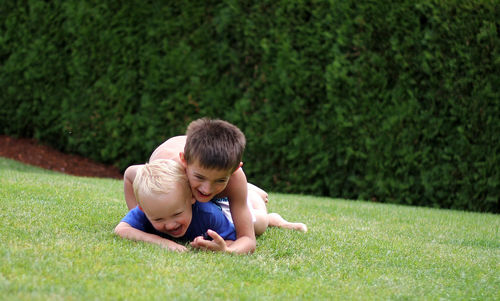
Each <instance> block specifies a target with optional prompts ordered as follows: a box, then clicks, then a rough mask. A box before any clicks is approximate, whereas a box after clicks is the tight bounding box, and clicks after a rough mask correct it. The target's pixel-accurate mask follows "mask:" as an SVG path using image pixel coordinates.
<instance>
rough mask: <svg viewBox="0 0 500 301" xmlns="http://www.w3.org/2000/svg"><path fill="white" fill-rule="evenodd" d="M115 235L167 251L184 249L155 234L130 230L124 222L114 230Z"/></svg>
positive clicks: (184, 248)
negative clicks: (153, 245) (166, 249)
mask: <svg viewBox="0 0 500 301" xmlns="http://www.w3.org/2000/svg"><path fill="white" fill-rule="evenodd" d="M115 233H116V235H118V236H120V237H122V238H126V239H130V240H135V241H143V242H147V243H151V244H155V245H159V246H161V247H163V248H168V249H169V250H172V251H185V250H186V247H184V246H183V245H180V244H178V243H176V242H174V241H171V240H169V239H166V238H163V237H160V236H158V235H155V234H150V233H146V232H143V231H141V230H137V229H135V228H132V227H131V226H130V225H128V224H127V223H125V222H121V223H120V224H118V226H116V228H115Z"/></svg>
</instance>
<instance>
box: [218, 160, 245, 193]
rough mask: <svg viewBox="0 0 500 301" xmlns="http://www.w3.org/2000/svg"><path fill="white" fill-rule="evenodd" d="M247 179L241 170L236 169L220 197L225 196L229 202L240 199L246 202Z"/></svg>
mask: <svg viewBox="0 0 500 301" xmlns="http://www.w3.org/2000/svg"><path fill="white" fill-rule="evenodd" d="M247 190H248V187H247V177H246V175H245V173H244V172H243V169H241V168H238V169H237V170H236V171H235V172H234V173H233V174H232V175H231V178H229V182H228V183H227V186H226V188H225V189H224V190H223V191H222V192H221V194H220V195H221V196H227V197H229V199H230V200H234V199H237V200H238V199H240V198H241V201H243V200H245V201H246V195H247Z"/></svg>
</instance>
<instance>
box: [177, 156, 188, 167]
mask: <svg viewBox="0 0 500 301" xmlns="http://www.w3.org/2000/svg"><path fill="white" fill-rule="evenodd" d="M179 159H181V164H182V166H184V168H187V161H186V158H184V152H180V153H179Z"/></svg>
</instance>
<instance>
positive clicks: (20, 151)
mask: <svg viewBox="0 0 500 301" xmlns="http://www.w3.org/2000/svg"><path fill="white" fill-rule="evenodd" d="M0 157H6V158H10V159H14V160H17V161H21V162H23V163H26V164H30V165H35V166H38V167H41V168H45V169H50V170H55V171H59V172H63V173H67V174H70V175H75V176H85V177H98V178H113V179H122V178H123V175H122V174H121V173H120V171H119V169H118V168H117V167H115V166H111V165H105V164H101V163H97V162H94V161H92V160H90V159H88V158H84V157H82V156H78V155H72V154H65V153H62V152H60V151H58V150H55V149H53V148H51V147H48V146H46V145H42V144H40V143H38V142H37V141H36V140H34V139H27V138H19V139H18V138H12V137H9V136H5V135H0Z"/></svg>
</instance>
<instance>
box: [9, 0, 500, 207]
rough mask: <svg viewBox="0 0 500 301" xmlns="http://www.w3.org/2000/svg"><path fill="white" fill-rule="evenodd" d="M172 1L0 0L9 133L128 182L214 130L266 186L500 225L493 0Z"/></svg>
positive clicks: (499, 105) (499, 42) (499, 29)
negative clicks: (234, 144)
mask: <svg viewBox="0 0 500 301" xmlns="http://www.w3.org/2000/svg"><path fill="white" fill-rule="evenodd" d="M170 2H171V3H170ZM170 2H168V1H91V0H85V1H51V2H50V3H46V2H45V1H13V0H10V1H3V2H2V4H0V20H2V21H1V24H0V102H1V103H0V105H1V107H0V117H1V119H0V130H1V132H2V133H4V134H9V135H17V136H26V137H35V138H37V139H39V140H40V141H43V142H45V143H48V144H50V145H52V146H55V147H57V148H59V149H61V150H63V151H66V152H74V153H79V154H82V155H85V156H88V157H90V158H93V159H96V160H98V161H101V162H106V163H113V164H115V165H117V166H118V167H120V168H121V169H122V170H123V169H124V168H126V166H128V165H129V164H135V163H140V162H144V161H146V160H147V158H148V157H149V154H150V153H151V151H152V150H153V149H154V147H155V146H156V145H158V144H160V143H161V142H162V141H164V140H165V139H167V138H168V137H170V136H174V135H178V134H181V133H183V132H184V131H185V128H186V125H187V124H188V123H189V122H190V121H191V120H193V119H196V118H199V117H202V116H209V117H217V118H222V119H226V120H228V121H230V122H233V123H235V124H236V125H238V126H239V127H240V128H241V129H242V130H243V131H244V132H245V134H246V136H247V139H248V147H247V151H246V153H245V162H246V164H245V170H246V172H247V175H248V178H249V179H250V180H251V181H252V182H254V183H256V184H258V185H260V186H262V187H263V188H265V189H267V190H270V191H281V192H293V193H307V194H317V195H327V196H332V197H344V198H352V199H366V200H372V201H377V202H391V203H403V204H411V205H419V206H433V207H442V208H456V209H465V210H476V211H490V212H500V205H499V203H500V200H499V199H500V168H499V167H500V160H499V158H500V156H499V154H500V91H499V89H500V88H499V87H500V72H499V70H500V24H499V20H500V7H499V6H500V5H499V3H498V1H481V0H474V1H453V0H446V1H417V3H415V1H410V0H407V1H353V0H352V1H264V0H260V1H223V2H219V1H189V3H185V4H180V2H178V1H170Z"/></svg>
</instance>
